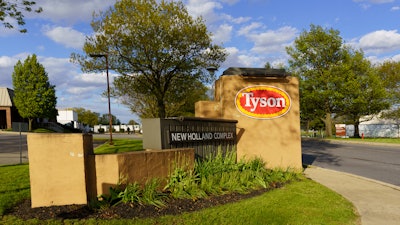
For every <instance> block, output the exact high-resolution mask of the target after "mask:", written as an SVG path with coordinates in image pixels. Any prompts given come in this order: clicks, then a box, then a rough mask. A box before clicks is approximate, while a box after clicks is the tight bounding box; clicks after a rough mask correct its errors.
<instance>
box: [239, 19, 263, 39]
mask: <svg viewBox="0 0 400 225" xmlns="http://www.w3.org/2000/svg"><path fill="white" fill-rule="evenodd" d="M263 26H264V25H263V24H262V23H258V22H253V23H251V24H250V25H247V26H243V27H242V28H240V29H239V30H238V34H239V35H245V36H246V35H248V34H249V33H251V32H253V30H256V29H258V28H262V27H263Z"/></svg>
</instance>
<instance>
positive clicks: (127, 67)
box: [71, 0, 226, 118]
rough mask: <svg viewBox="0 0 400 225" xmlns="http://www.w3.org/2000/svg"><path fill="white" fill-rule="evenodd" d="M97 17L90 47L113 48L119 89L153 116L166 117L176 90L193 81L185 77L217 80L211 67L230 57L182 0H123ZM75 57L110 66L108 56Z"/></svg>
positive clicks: (87, 67) (93, 67)
mask: <svg viewBox="0 0 400 225" xmlns="http://www.w3.org/2000/svg"><path fill="white" fill-rule="evenodd" d="M96 17H97V18H94V20H93V22H92V27H93V29H94V31H95V32H96V35H94V36H91V37H87V40H86V42H85V44H84V47H83V50H84V52H85V53H86V54H87V55H89V54H91V53H105V54H107V55H108V59H109V65H110V69H112V70H114V71H116V72H118V73H119V74H121V76H119V77H118V78H116V79H115V84H116V85H115V88H116V89H118V91H116V92H115V93H116V94H118V95H119V97H124V99H125V100H126V101H124V102H125V103H126V104H128V105H129V106H130V107H131V109H136V108H140V109H143V110H142V111H146V112H149V113H146V115H148V116H152V117H160V118H164V117H166V116H167V115H168V112H167V108H168V107H167V106H169V105H174V104H176V102H173V101H172V102H171V100H173V99H174V98H173V96H174V95H175V94H176V93H182V90H184V88H186V87H187V86H183V87H182V85H186V82H185V80H188V81H196V80H197V81H201V82H212V81H213V79H214V75H213V74H210V73H208V72H207V71H206V68H208V67H210V66H213V67H218V66H219V65H220V63H222V62H223V61H224V60H225V58H226V53H225V51H224V50H223V49H222V48H221V47H220V46H218V45H215V44H212V43H211V38H210V33H209V32H208V31H207V28H206V26H205V24H204V21H203V19H202V18H197V19H193V18H192V17H191V16H190V15H189V13H188V11H187V9H186V8H185V6H184V5H183V3H182V2H180V1H165V0H161V1H156V0H120V1H117V2H116V3H115V5H114V7H113V8H110V9H109V10H108V11H106V12H104V13H100V14H99V15H96ZM71 60H72V61H73V62H77V63H79V64H80V65H81V66H82V70H83V71H86V72H89V71H99V70H103V69H104V59H102V58H89V57H87V56H85V55H79V54H72V55H71ZM124 82H129V84H132V85H130V86H129V87H126V85H123V83H124ZM183 97H184V98H186V97H187V95H185V96H183ZM138 98H140V101H135V99H136V100H137V99H138ZM131 100H133V101H131ZM154 111H155V112H156V114H155V115H154V114H153V112H154ZM144 114H145V113H143V115H144Z"/></svg>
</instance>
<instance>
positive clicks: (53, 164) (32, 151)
mask: <svg viewBox="0 0 400 225" xmlns="http://www.w3.org/2000/svg"><path fill="white" fill-rule="evenodd" d="M27 141H28V156H29V175H30V183H31V199H32V207H40V206H55V205H69V204H86V203H87V195H86V172H85V158H86V157H87V156H88V155H89V154H91V153H92V152H93V143H92V137H91V135H82V134H35V133H29V134H28V136H27Z"/></svg>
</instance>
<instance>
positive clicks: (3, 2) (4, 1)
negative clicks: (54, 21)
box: [0, 0, 43, 33]
mask: <svg viewBox="0 0 400 225" xmlns="http://www.w3.org/2000/svg"><path fill="white" fill-rule="evenodd" d="M35 4H36V2H35V1H26V0H0V21H1V22H2V23H3V25H4V27H6V28H10V29H14V28H15V27H14V25H13V23H12V22H11V21H12V20H15V21H16V22H17V24H18V25H19V26H24V25H25V19H24V13H28V12H32V11H33V12H35V13H41V12H42V11H43V9H42V8H41V7H37V8H36V9H34V8H33V7H34V6H35ZM26 31H27V30H26V29H25V28H22V29H20V30H19V32H21V33H25V32H26Z"/></svg>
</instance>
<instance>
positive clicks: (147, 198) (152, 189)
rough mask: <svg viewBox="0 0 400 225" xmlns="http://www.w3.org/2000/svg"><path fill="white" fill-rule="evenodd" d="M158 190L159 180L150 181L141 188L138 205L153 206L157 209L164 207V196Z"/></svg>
mask: <svg viewBox="0 0 400 225" xmlns="http://www.w3.org/2000/svg"><path fill="white" fill-rule="evenodd" d="M159 189H160V180H159V179H157V178H154V179H151V180H149V181H148V182H146V184H145V185H144V187H143V192H142V197H141V198H140V203H142V204H144V205H154V206H156V207H158V208H161V207H163V206H165V204H166V203H165V201H164V199H165V194H163V193H162V192H161V191H159Z"/></svg>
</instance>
